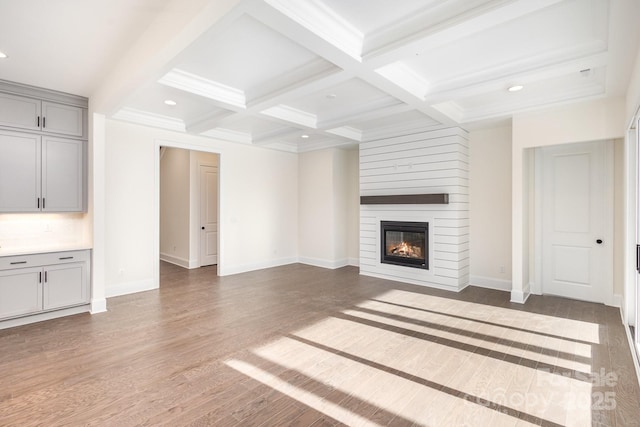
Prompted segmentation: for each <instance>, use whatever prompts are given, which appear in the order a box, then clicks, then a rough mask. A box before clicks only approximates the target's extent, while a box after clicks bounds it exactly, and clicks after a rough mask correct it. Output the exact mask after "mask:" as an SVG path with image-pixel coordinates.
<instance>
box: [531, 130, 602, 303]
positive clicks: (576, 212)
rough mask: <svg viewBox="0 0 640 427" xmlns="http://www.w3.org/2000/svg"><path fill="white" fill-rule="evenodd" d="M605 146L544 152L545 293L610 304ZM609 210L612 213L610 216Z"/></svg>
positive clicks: (593, 144)
mask: <svg viewBox="0 0 640 427" xmlns="http://www.w3.org/2000/svg"><path fill="white" fill-rule="evenodd" d="M606 144H607V143H606V142H591V143H582V144H565V145H561V146H553V147H545V148H543V149H542V159H543V160H542V162H543V164H542V171H543V177H542V182H543V184H542V186H543V188H542V193H543V194H542V210H543V215H542V279H543V280H542V292H543V293H545V294H552V295H559V296H563V297H568V298H573V299H579V300H586V301H593V302H606V301H607V300H608V298H611V296H610V295H608V293H611V292H612V291H613V290H612V285H613V283H612V281H613V266H612V260H613V239H612V234H613V232H612V224H611V221H612V211H613V203H612V201H613V198H612V197H611V196H610V195H611V194H612V188H607V187H608V186H610V185H611V182H612V179H610V177H608V176H607V174H611V173H612V168H611V167H607V164H606V162H607V161H611V159H610V156H608V155H607V145H606ZM607 210H609V212H608V211H607Z"/></svg>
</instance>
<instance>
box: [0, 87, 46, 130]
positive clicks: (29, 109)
mask: <svg viewBox="0 0 640 427" xmlns="http://www.w3.org/2000/svg"><path fill="white" fill-rule="evenodd" d="M40 105H41V103H40V100H38V99H33V98H26V97H24V96H16V95H9V94H6V93H0V126H10V127H15V128H20V129H31V130H39V129H40Z"/></svg>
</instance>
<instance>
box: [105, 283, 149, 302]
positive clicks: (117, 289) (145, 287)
mask: <svg viewBox="0 0 640 427" xmlns="http://www.w3.org/2000/svg"><path fill="white" fill-rule="evenodd" d="M157 288H158V287H157V286H155V283H154V281H153V279H145V280H138V281H135V282H125V283H118V284H115V285H111V286H107V289H106V296H107V298H111V297H117V296H120V295H128V294H134V293H136V292H144V291H150V290H152V289H157Z"/></svg>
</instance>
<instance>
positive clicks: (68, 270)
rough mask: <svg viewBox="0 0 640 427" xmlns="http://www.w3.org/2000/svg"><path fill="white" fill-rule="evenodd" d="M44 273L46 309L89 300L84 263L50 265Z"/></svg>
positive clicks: (44, 301) (84, 302)
mask: <svg viewBox="0 0 640 427" xmlns="http://www.w3.org/2000/svg"><path fill="white" fill-rule="evenodd" d="M44 274H45V279H44V286H43V287H44V299H43V309H44V310H52V309H55V308H63V307H71V306H74V305H80V304H86V303H88V302H89V287H88V280H86V279H85V264H84V263H74V264H62V265H50V266H47V267H45V268H44Z"/></svg>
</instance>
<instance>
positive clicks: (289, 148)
mask: <svg viewBox="0 0 640 427" xmlns="http://www.w3.org/2000/svg"><path fill="white" fill-rule="evenodd" d="M260 146H261V147H265V148H270V149H272V150H278V151H284V152H287V153H295V154H297V153H298V145H297V144H295V143H293V142H282V141H280V142H270V143H268V144H261V145H260Z"/></svg>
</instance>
